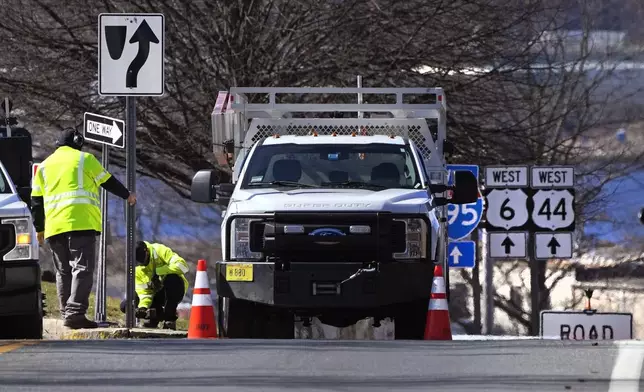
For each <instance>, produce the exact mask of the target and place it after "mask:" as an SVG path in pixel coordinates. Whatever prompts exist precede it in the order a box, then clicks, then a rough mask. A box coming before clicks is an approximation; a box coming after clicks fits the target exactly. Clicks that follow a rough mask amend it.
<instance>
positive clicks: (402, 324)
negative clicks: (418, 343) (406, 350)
mask: <svg viewBox="0 0 644 392" xmlns="http://www.w3.org/2000/svg"><path fill="white" fill-rule="evenodd" d="M428 305H429V298H427V299H421V300H415V301H412V302H407V303H405V304H401V305H399V306H397V307H396V314H395V316H394V331H395V339H396V340H423V338H424V336H425V323H426V321H427V306H428Z"/></svg>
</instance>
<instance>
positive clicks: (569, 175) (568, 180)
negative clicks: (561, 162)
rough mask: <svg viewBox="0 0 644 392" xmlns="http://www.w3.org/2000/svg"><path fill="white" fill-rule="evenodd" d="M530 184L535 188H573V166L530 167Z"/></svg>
mask: <svg viewBox="0 0 644 392" xmlns="http://www.w3.org/2000/svg"><path fill="white" fill-rule="evenodd" d="M531 178H532V181H531V186H532V188H535V189H543V188H574V186H575V168H574V167H564V166H562V167H558V166H555V167H551V166H544V167H540V166H534V167H532V175H531Z"/></svg>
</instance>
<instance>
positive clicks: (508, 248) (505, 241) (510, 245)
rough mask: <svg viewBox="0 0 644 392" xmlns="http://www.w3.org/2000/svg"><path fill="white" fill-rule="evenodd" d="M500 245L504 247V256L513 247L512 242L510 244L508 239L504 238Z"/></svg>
mask: <svg viewBox="0 0 644 392" xmlns="http://www.w3.org/2000/svg"><path fill="white" fill-rule="evenodd" d="M501 245H503V246H504V247H505V254H506V255H509V254H510V252H511V251H512V247H513V246H514V242H512V240H511V239H510V237H505V239H504V240H503V242H501Z"/></svg>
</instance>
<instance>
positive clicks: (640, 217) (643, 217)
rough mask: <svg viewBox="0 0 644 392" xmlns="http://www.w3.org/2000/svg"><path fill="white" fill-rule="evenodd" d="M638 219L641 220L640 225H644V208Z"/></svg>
mask: <svg viewBox="0 0 644 392" xmlns="http://www.w3.org/2000/svg"><path fill="white" fill-rule="evenodd" d="M637 217H638V218H639V220H640V223H641V224H643V225H644V207H642V209H640V212H639V213H638V214H637Z"/></svg>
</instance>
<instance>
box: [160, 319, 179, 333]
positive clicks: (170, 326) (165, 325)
mask: <svg viewBox="0 0 644 392" xmlns="http://www.w3.org/2000/svg"><path fill="white" fill-rule="evenodd" d="M163 329H171V330H173V331H176V330H177V322H176V321H164V322H163Z"/></svg>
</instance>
